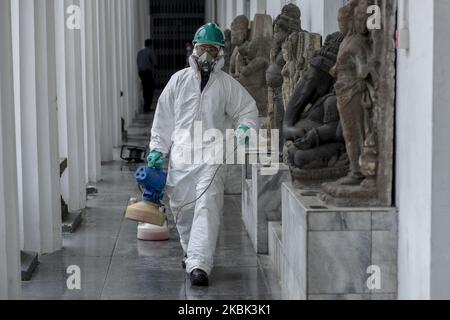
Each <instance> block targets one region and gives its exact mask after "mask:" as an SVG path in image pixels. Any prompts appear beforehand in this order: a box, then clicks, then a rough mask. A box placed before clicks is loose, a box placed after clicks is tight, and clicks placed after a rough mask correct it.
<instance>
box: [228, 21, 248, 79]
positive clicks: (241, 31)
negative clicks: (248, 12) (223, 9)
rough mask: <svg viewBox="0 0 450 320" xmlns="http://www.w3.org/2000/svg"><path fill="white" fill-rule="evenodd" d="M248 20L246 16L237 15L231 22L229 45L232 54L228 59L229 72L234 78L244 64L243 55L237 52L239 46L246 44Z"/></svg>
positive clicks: (237, 75)
mask: <svg viewBox="0 0 450 320" xmlns="http://www.w3.org/2000/svg"><path fill="white" fill-rule="evenodd" d="M248 27H249V20H248V18H247V17H246V16H244V15H240V16H237V17H236V18H235V19H234V20H233V23H232V24H231V45H232V46H233V47H234V49H233V54H232V55H231V59H230V72H229V74H230V75H231V76H233V77H234V78H238V77H239V75H240V72H241V69H242V67H243V66H244V65H245V62H244V56H242V55H241V54H240V52H239V48H240V47H242V46H246V45H248V40H249V39H248V38H249V35H250V31H249V28H248Z"/></svg>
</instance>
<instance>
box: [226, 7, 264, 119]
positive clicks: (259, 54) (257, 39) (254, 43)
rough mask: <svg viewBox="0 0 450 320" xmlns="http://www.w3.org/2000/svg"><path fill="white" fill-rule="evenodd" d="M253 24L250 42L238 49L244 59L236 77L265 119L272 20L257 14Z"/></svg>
mask: <svg viewBox="0 0 450 320" xmlns="http://www.w3.org/2000/svg"><path fill="white" fill-rule="evenodd" d="M252 24H253V28H252V32H251V40H250V42H248V43H246V44H244V45H242V46H240V47H239V49H238V52H239V56H240V57H243V64H242V65H241V68H240V70H239V72H238V73H235V77H236V79H237V80H238V81H239V82H240V83H241V84H242V85H243V86H244V87H245V88H246V89H247V90H248V92H249V93H250V94H251V95H252V97H253V98H254V99H255V101H256V104H257V106H258V110H259V115H260V116H261V117H265V116H266V115H267V95H268V94H267V83H266V70H267V68H268V66H269V55H270V40H271V35H272V18H271V17H270V16H269V15H265V14H257V15H255V18H254V20H253V23H252ZM255 29H256V30H255ZM267 29H268V30H267ZM236 74H237V76H236Z"/></svg>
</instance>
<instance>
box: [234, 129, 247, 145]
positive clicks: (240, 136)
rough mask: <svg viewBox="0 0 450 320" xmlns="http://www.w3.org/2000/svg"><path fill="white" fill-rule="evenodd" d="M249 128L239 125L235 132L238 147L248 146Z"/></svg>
mask: <svg viewBox="0 0 450 320" xmlns="http://www.w3.org/2000/svg"><path fill="white" fill-rule="evenodd" d="M249 130H250V128H249V127H247V126H246V125H244V124H241V125H240V126H239V128H238V129H237V130H236V138H237V142H238V144H239V145H244V144H248V143H249V141H250V137H249V132H248V131H249Z"/></svg>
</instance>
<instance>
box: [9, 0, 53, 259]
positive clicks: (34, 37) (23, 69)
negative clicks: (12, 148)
mask: <svg viewBox="0 0 450 320" xmlns="http://www.w3.org/2000/svg"><path fill="white" fill-rule="evenodd" d="M52 9H53V7H51V2H44V1H42V2H35V1H33V0H19V30H20V31H19V40H20V42H19V48H20V49H19V52H20V73H21V77H20V88H16V90H17V89H18V90H20V101H21V108H20V130H21V141H20V143H21V149H22V159H21V161H22V177H21V178H22V190H20V191H21V192H22V194H23V199H22V200H23V204H22V205H23V216H22V221H21V223H22V227H23V249H25V250H30V251H35V252H38V253H50V252H53V251H56V250H58V249H60V248H61V243H62V239H61V204H60V197H59V194H60V190H59V163H58V161H59V156H58V141H57V116H56V112H57V111H56V79H55V71H56V70H55V65H54V63H55V53H54V40H53V39H54V30H53V25H52V23H53V21H54V20H53V12H52Z"/></svg>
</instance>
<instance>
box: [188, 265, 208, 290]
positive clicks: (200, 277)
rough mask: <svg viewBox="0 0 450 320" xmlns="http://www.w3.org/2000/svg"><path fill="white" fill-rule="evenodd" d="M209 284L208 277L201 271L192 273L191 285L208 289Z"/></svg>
mask: <svg viewBox="0 0 450 320" xmlns="http://www.w3.org/2000/svg"><path fill="white" fill-rule="evenodd" d="M208 284H209V280H208V275H207V274H206V272H205V271H203V270H201V269H194V270H193V271H192V272H191V285H193V286H199V287H207V286H208Z"/></svg>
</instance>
